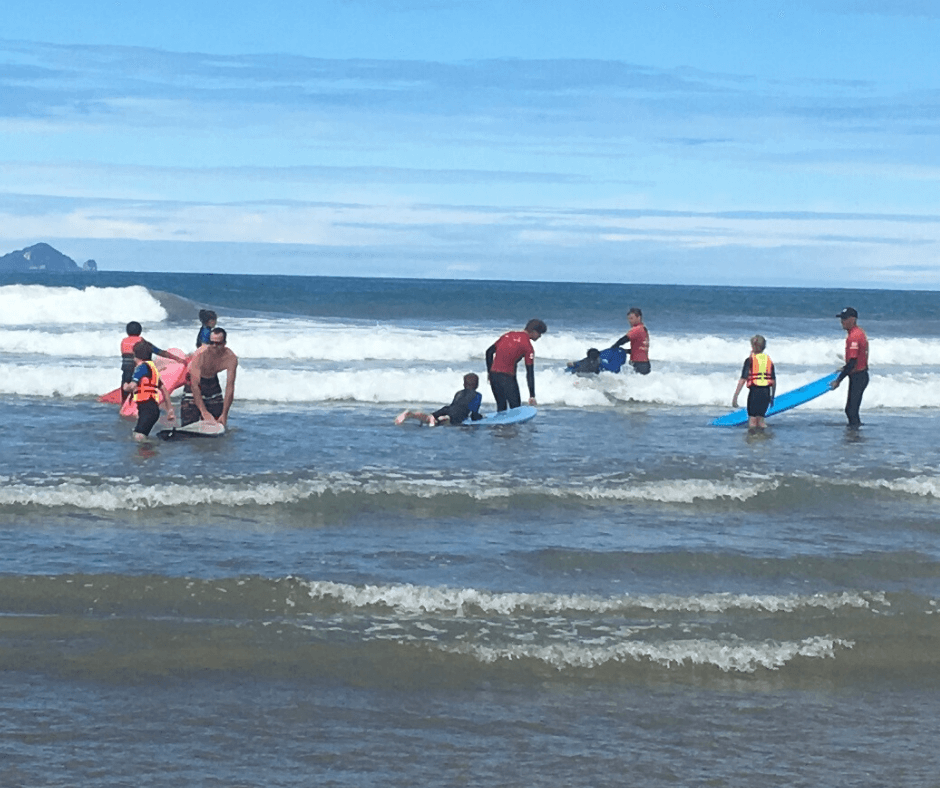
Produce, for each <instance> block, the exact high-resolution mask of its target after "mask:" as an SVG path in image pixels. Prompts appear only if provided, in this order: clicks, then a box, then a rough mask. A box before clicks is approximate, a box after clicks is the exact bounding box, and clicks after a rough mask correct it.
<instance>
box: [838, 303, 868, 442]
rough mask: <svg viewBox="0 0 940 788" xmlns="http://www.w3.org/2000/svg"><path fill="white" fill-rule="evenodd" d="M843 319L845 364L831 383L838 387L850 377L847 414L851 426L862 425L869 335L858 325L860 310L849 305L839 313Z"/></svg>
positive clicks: (852, 427) (846, 403)
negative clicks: (861, 408)
mask: <svg viewBox="0 0 940 788" xmlns="http://www.w3.org/2000/svg"><path fill="white" fill-rule="evenodd" d="M836 317H837V318H839V319H840V320H841V321H842V328H843V329H845V331H846V337H845V366H844V367H842V369H841V370H839V377H838V378H836V379H835V380H834V381H832V383H830V384H829V385H830V386H831V387H832V388H834V389H836V388H838V387H839V384H840V383H841V382H842V380H843V379H844V378H848V379H849V395H848V397H847V399H846V402H845V415H846V416H847V417H848V419H849V428H850V429H853V430H854V429H858V428H859V427H861V426H862V421H861V419H860V418H859V415H858V411H859V408H860V407H861V405H862V394H863V393H864V392H865V387H866V386H867V385H868V337H867V336H865V332H864V331H862V329H861V328H860V327H859V325H858V312H856V311H855V310H854V309H853V308H852V307H850V306H847V307H846V308H845V309H843V310H842V311H841V312H839V314H838V315H836Z"/></svg>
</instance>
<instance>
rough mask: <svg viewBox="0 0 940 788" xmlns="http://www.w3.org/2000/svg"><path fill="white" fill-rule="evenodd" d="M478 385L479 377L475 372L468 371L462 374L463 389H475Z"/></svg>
mask: <svg viewBox="0 0 940 788" xmlns="http://www.w3.org/2000/svg"><path fill="white" fill-rule="evenodd" d="M479 385H480V377H479V375H477V373H476V372H468V373H467V374H466V375H464V376H463V387H464V388H465V389H475V388H477V387H478V386H479Z"/></svg>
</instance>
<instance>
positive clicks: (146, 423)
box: [134, 399, 160, 435]
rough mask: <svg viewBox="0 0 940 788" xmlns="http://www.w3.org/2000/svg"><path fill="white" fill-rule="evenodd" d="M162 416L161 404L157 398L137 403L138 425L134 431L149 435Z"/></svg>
mask: <svg viewBox="0 0 940 788" xmlns="http://www.w3.org/2000/svg"><path fill="white" fill-rule="evenodd" d="M159 418H160V405H159V404H157V401H156V400H155V399H147V400H144V401H143V402H138V403H137V426H136V427H134V432H139V433H140V434H141V435H149V434H150V430H152V429H153V425H154V424H156V423H157V420H158V419H159Z"/></svg>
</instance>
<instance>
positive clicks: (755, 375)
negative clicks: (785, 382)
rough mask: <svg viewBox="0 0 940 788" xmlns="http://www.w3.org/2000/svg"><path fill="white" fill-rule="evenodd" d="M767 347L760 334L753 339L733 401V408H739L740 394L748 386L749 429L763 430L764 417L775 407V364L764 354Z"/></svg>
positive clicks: (765, 424) (764, 424)
mask: <svg viewBox="0 0 940 788" xmlns="http://www.w3.org/2000/svg"><path fill="white" fill-rule="evenodd" d="M766 347H767V340H766V339H764V338H763V337H762V336H761V335H760V334H755V335H754V336H753V337H751V355H750V356H748V357H747V358H746V359H745V361H744V366H743V367H742V368H741V377H740V379H739V380H738V387H737V388H736V389H735V390H734V397H733V399H732V400H731V407H732V408H736V407H738V394H740V393H741V389H742V388H744V386H745V385H747V387H748V393H747V426H748V428H749V429H758V430H762V429H764V427H766V426H767V422H765V421H764V416H766V415H767V408H769V407H770V406H771V405H773V403H774V392H776V390H777V375H776V372H775V371H774V362H773V361H771V360H770V356H768V355H767V354H766V353H765V352H764V348H766Z"/></svg>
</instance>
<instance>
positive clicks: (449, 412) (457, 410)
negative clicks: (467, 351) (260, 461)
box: [395, 372, 483, 427]
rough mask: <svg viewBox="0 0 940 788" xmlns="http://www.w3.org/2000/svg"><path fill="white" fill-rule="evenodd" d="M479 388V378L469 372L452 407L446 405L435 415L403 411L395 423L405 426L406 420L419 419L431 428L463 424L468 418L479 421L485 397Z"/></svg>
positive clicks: (418, 411)
mask: <svg viewBox="0 0 940 788" xmlns="http://www.w3.org/2000/svg"><path fill="white" fill-rule="evenodd" d="M479 387H480V378H479V376H478V375H476V373H474V372H468V373H467V374H466V375H464V376H463V388H462V389H461V390H460V391H458V392H457V393H456V394H454V398H453V400H451V403H450V405H445V406H444V407H443V408H439V409H438V410H436V411H434V413H422V412H421V411H420V410H403V411H402V412H401V413H399V414H398V415H397V416H396V417H395V423H396V424H404V422H405V419H417V420H418V421H420V422H421V423H422V424H427V425H428V426H429V427H436V426H437V425H438V424H443V423H450V424H453V425H457V424H463V423H464V422H465V421H466V420H467V418H468V417H469V418H470V419H472V420H473V421H479V420H480V419H482V418H483V416H482V415H480V405H481V403H482V402H483V395H481V394H480V392H478V391H477V389H478V388H479Z"/></svg>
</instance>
